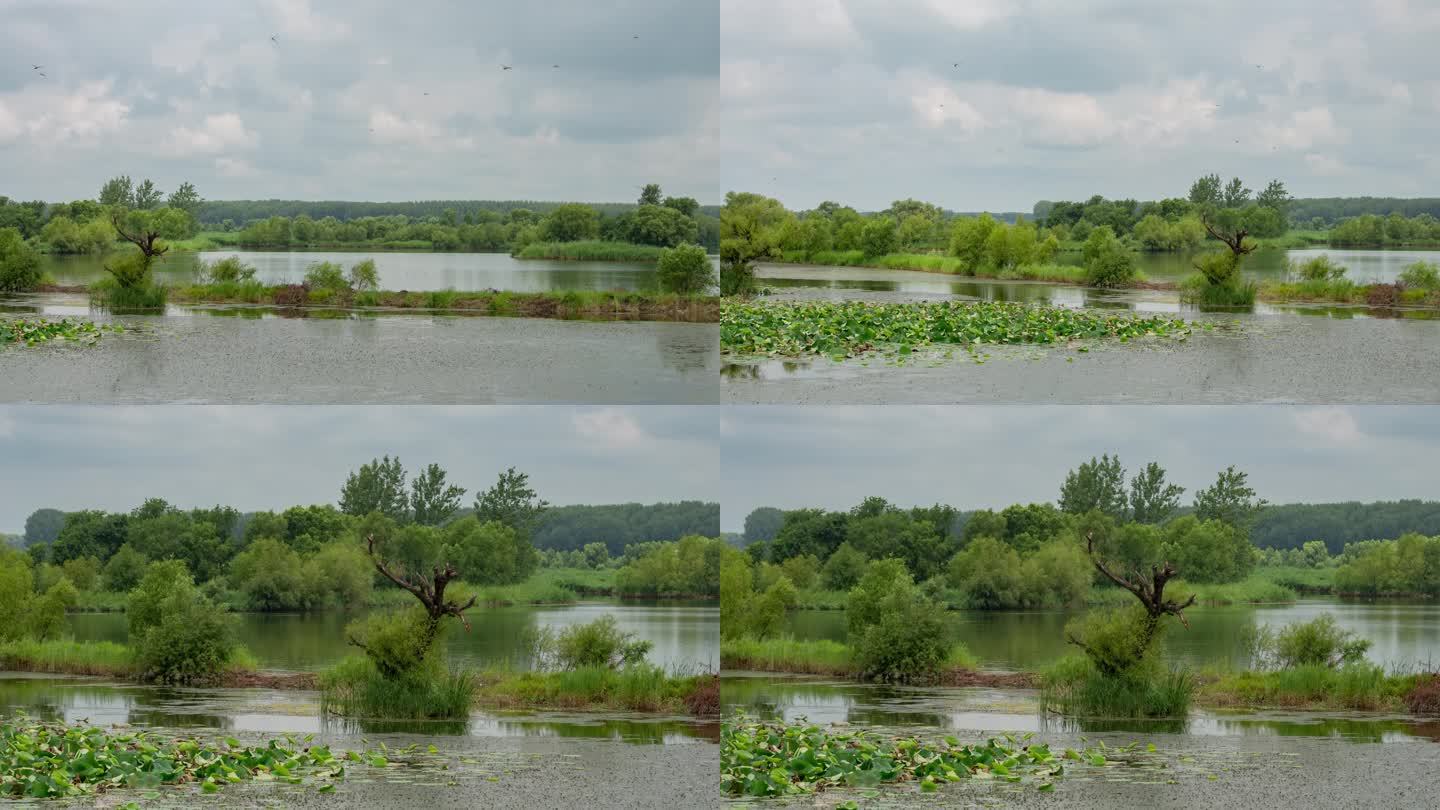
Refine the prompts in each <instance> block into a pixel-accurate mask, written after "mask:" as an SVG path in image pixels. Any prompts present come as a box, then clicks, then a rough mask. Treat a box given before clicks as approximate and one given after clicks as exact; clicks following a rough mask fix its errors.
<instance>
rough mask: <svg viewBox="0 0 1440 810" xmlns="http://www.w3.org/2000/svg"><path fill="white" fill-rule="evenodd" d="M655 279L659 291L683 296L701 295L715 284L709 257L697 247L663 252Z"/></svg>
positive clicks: (684, 247) (670, 249)
mask: <svg viewBox="0 0 1440 810" xmlns="http://www.w3.org/2000/svg"><path fill="white" fill-rule="evenodd" d="M656 277H657V279H658V280H659V282H660V289H661V290H664V291H665V292H673V293H680V294H683V295H697V294H699V293H703V292H705V291H706V290H707V289H709V288H710V286H711V285H712V284H714V283H715V271H714V267H713V266H712V265H711V264H710V257H709V256H708V255H706V253H705V248H703V247H700V246H699V245H680V246H678V247H673V248H666V249H665V250H663V251H662V252H661V253H660V259H659V261H658V265H657V271H656Z"/></svg>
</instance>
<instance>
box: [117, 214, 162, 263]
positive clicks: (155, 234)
mask: <svg viewBox="0 0 1440 810" xmlns="http://www.w3.org/2000/svg"><path fill="white" fill-rule="evenodd" d="M110 224H111V225H112V226H114V228H115V233H117V234H119V235H120V238H121V239H124V240H125V241H126V242H129V243H130V244H132V245H134V246H135V247H138V248H140V252H141V253H143V254H144V255H145V258H146V260H147V262H148V261H149V260H152V259H157V258H159V257H161V256H164V255H165V252H166V251H168V250H169V249H170V248H169V246H168V245H160V244H158V243H159V241H160V231H159V230H157V229H156V228H155V226H154V225H150V224H146V225H145V226H144V227H141V228H140V229H139V230H133V231H132V230H128V229H127V228H126V226H125V224H124V218H123V217H122V216H121V212H119V211H114V212H111V214H110Z"/></svg>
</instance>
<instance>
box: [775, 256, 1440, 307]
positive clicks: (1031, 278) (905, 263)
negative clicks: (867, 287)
mask: <svg viewBox="0 0 1440 810" xmlns="http://www.w3.org/2000/svg"><path fill="white" fill-rule="evenodd" d="M1266 247H1276V248H1302V249H1303V248H1311V247H1323V245H1316V244H1313V243H1296V244H1289V243H1284V244H1282V243H1276V244H1267V245H1266ZM771 261H773V262H774V263H775V264H777V265H787V264H788V265H797V266H804V265H809V266H815V267H851V268H869V269H879V270H910V271H915V272H923V273H933V274H938V275H944V276H953V277H955V278H959V279H973V280H977V281H1027V282H1035V283H1045V284H1054V285H1060V286H1068V287H1081V288H1087V289H1088V288H1091V285H1089V284H1087V282H1086V279H1085V268H1083V267H1079V266H1076V265H1065V264H1044V265H1023V266H1020V267H1011V268H1005V269H1003V270H998V271H983V270H982V271H979V272H965V271H964V266H963V262H962V261H961V260H960V259H958V258H955V257H953V256H944V255H939V254H925V253H891V254H886V255H883V256H875V257H866V256H865V255H864V253H863V252H861V251H858V250H857V251H823V252H819V253H815V254H811V255H804V256H802V255H799V254H796V253H793V252H792V253H790V254H787V255H785V256H782V257H778V258H774V259H772V260H771ZM761 286H762V287H763V286H764V284H763V281H761ZM1187 286H1189V285H1187V283H1186V282H1185V281H1166V280H1151V279H1148V278H1147V277H1146V276H1145V274H1144V273H1143V272H1140V271H1136V275H1135V277H1134V278H1133V279H1132V280H1130V281H1128V282H1124V283H1120V284H1116V285H1114V286H1112V287H1110V288H1109V289H1114V290H1150V291H1168V292H1174V293H1176V294H1177V295H1183V294H1184V293H1185V291H1186V288H1187ZM1255 300H1256V301H1259V302H1264V303H1275V304H1287V303H1292V304H1300V303H1307V304H1344V305H1352V306H1363V307H1368V308H1371V309H1381V310H1384V309H1394V308H1413V309H1426V310H1429V309H1440V287H1429V288H1420V287H1414V288H1406V287H1404V286H1401V285H1398V284H1394V283H1382V282H1372V283H1356V282H1353V281H1349V280H1346V279H1339V280H1326V281H1275V280H1261V281H1260V282H1259V284H1258V286H1257V288H1256V296H1255Z"/></svg>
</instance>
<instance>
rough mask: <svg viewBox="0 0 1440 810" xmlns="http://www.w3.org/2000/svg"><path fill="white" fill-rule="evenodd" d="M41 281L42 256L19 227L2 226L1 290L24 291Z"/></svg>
mask: <svg viewBox="0 0 1440 810" xmlns="http://www.w3.org/2000/svg"><path fill="white" fill-rule="evenodd" d="M39 283H40V256H39V254H37V253H36V252H35V250H34V249H33V248H31V247H30V246H29V245H28V244H26V243H25V238H24V237H23V236H21V235H20V231H19V229H17V228H0V292H23V291H25V290H29V289H31V288H33V287H35V286H36V285H37V284H39Z"/></svg>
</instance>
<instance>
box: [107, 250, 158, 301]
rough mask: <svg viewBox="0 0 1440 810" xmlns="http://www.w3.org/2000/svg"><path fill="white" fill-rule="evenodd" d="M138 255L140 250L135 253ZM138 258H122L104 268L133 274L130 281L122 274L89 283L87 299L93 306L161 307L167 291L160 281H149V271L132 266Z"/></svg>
mask: <svg viewBox="0 0 1440 810" xmlns="http://www.w3.org/2000/svg"><path fill="white" fill-rule="evenodd" d="M135 255H136V256H139V255H140V254H138V253H137V254H135ZM136 261H137V260H134V259H129V258H121V259H119V260H118V261H116V262H114V263H112V265H111V266H107V267H106V268H105V269H107V270H110V271H112V272H119V273H121V274H123V275H124V276H126V277H129V276H130V275H131V274H135V275H134V278H132V280H131V281H130V282H129V283H126V282H124V281H121V280H119V279H120V278H121V277H120V276H117V277H115V278H102V279H100V280H99V281H96V282H95V283H93V284H91V285H90V303H91V304H93V305H94V306H96V307H100V308H103V309H110V310H114V311H117V312H127V311H137V310H150V309H163V308H164V307H165V301H166V298H167V297H168V295H169V293H168V290H167V288H166V287H165V286H164V285H161V284H155V283H152V282H151V280H150V278H149V271H148V270H144V271H143V272H142V271H141V269H140V268H138V267H135V266H134V265H135V262H136Z"/></svg>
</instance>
